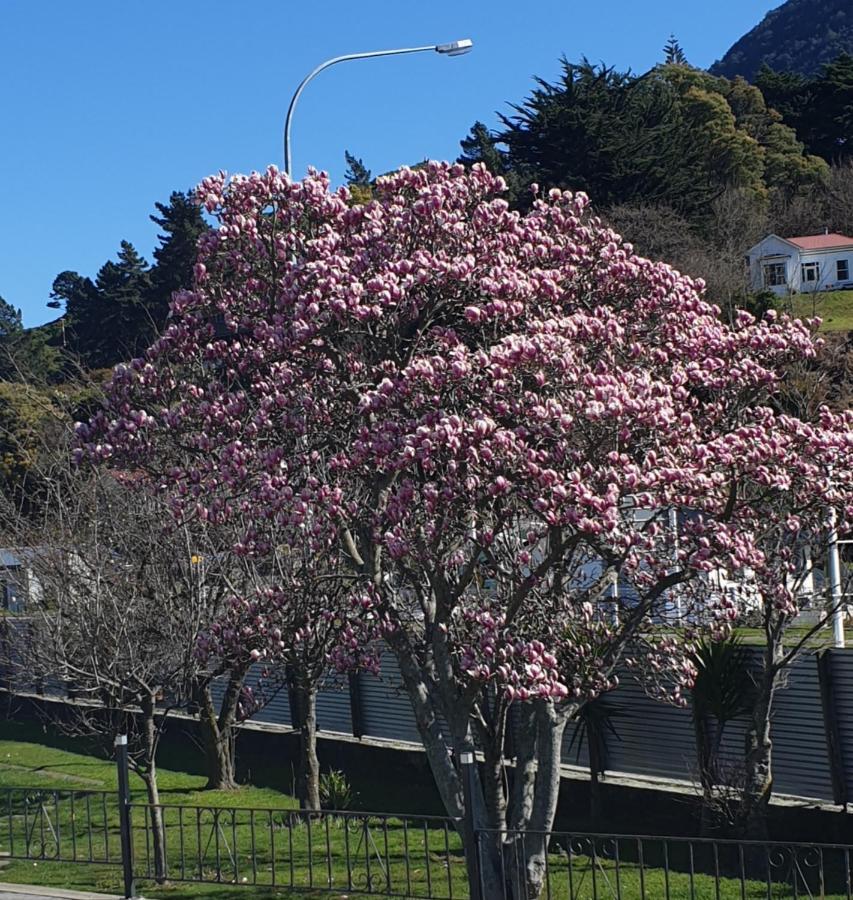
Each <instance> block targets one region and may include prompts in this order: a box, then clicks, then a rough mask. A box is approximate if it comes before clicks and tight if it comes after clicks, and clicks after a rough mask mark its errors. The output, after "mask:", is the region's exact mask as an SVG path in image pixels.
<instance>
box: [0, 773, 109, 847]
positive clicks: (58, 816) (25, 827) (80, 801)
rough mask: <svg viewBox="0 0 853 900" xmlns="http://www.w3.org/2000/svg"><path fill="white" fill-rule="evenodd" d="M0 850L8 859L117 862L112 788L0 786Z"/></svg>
mask: <svg viewBox="0 0 853 900" xmlns="http://www.w3.org/2000/svg"><path fill="white" fill-rule="evenodd" d="M0 803H2V811H0V816H2V819H3V821H2V835H0V853H2V855H4V856H7V857H11V858H13V859H32V860H55V861H57V862H67V863H100V864H102V865H121V835H120V832H119V825H118V823H119V803H120V800H119V795H118V794H117V793H116V792H115V791H80V790H53V789H44V788H30V787H21V788H3V789H2V790H0Z"/></svg>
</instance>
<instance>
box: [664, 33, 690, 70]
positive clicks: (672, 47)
mask: <svg viewBox="0 0 853 900" xmlns="http://www.w3.org/2000/svg"><path fill="white" fill-rule="evenodd" d="M663 61H664V64H665V65H668V66H686V65H688V62H687V57H686V56H685V55H684V51H683V50H682V49H681V44H679V43H678V41H677V40H676V38H675V35H674V34H670V36H669V40H668V41H667V42H666V44H665V45H664V48H663Z"/></svg>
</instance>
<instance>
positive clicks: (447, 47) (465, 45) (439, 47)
mask: <svg viewBox="0 0 853 900" xmlns="http://www.w3.org/2000/svg"><path fill="white" fill-rule="evenodd" d="M473 47H474V42H473V41H472V40H471V38H462V40H461V41H451V42H450V43H449V44H436V47H435V52H436V53H441V54H443V55H444V56H462V54H463V53H468V52H470V51H471V50H472V49H473Z"/></svg>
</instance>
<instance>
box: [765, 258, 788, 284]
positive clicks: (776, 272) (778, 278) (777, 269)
mask: <svg viewBox="0 0 853 900" xmlns="http://www.w3.org/2000/svg"><path fill="white" fill-rule="evenodd" d="M787 283H788V279H787V278H786V277H785V263H767V264H766V265H765V266H764V287H776V286H777V285H780V284H787Z"/></svg>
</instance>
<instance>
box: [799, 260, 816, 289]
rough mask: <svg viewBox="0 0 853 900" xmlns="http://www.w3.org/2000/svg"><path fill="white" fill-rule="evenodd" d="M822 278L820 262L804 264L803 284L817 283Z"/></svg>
mask: <svg viewBox="0 0 853 900" xmlns="http://www.w3.org/2000/svg"><path fill="white" fill-rule="evenodd" d="M819 278H820V263H816V262H809V263H803V265H802V282H803V284H817V282H818V279H819Z"/></svg>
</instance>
